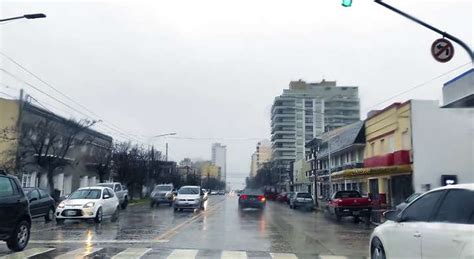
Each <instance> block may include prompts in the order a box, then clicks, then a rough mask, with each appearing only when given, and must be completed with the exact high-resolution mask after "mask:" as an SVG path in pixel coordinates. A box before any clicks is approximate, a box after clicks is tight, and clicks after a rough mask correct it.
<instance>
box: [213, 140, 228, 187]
mask: <svg viewBox="0 0 474 259" xmlns="http://www.w3.org/2000/svg"><path fill="white" fill-rule="evenodd" d="M226 156H227V148H226V146H224V145H222V144H221V143H214V144H212V163H213V164H214V165H216V166H218V167H220V168H221V170H220V180H221V181H224V182H225V181H226V176H227V175H226V173H227V161H226V160H227V158H226Z"/></svg>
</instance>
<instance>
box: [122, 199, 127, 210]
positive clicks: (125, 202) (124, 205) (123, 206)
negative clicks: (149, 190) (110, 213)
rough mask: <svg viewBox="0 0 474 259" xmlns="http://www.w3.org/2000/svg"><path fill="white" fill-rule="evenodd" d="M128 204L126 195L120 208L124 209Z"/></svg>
mask: <svg viewBox="0 0 474 259" xmlns="http://www.w3.org/2000/svg"><path fill="white" fill-rule="evenodd" d="M127 206H128V197H125V200H124V201H123V203H122V206H121V207H122V210H124V209H126V208H127Z"/></svg>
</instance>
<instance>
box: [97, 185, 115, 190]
mask: <svg viewBox="0 0 474 259" xmlns="http://www.w3.org/2000/svg"><path fill="white" fill-rule="evenodd" d="M97 186H103V187H108V188H110V189H112V190H113V189H114V184H112V183H100V184H98V185H97Z"/></svg>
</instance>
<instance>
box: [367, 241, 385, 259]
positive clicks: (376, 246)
mask: <svg viewBox="0 0 474 259" xmlns="http://www.w3.org/2000/svg"><path fill="white" fill-rule="evenodd" d="M370 258H371V259H386V258H387V257H386V256H385V250H384V248H383V245H382V242H380V240H379V239H378V238H374V240H373V241H372V247H371V249H370Z"/></svg>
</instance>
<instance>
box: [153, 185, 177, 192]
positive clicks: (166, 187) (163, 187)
mask: <svg viewBox="0 0 474 259" xmlns="http://www.w3.org/2000/svg"><path fill="white" fill-rule="evenodd" d="M171 190H173V187H171V186H156V187H155V189H154V191H155V192H156V191H171Z"/></svg>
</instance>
